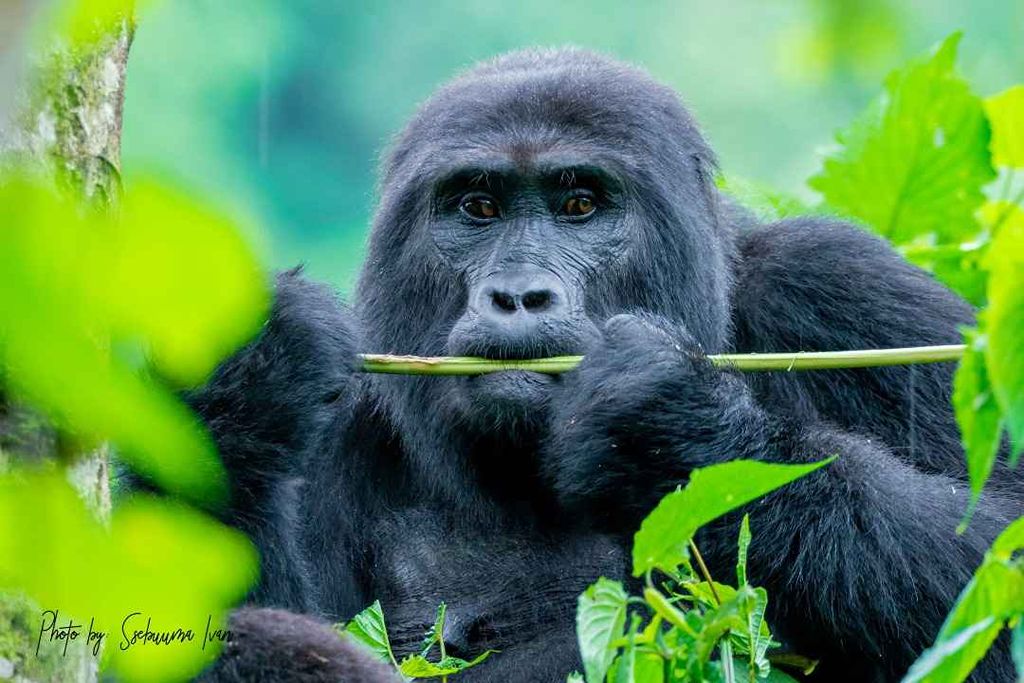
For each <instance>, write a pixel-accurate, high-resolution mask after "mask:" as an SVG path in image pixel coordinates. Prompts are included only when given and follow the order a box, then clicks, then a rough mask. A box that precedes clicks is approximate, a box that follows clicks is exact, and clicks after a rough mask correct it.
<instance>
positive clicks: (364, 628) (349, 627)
mask: <svg viewBox="0 0 1024 683" xmlns="http://www.w3.org/2000/svg"><path fill="white" fill-rule="evenodd" d="M447 611H448V608H447V606H446V605H445V604H444V603H443V602H442V603H441V604H440V605H438V608H437V614H436V616H435V617H434V623H433V625H432V626H431V627H430V629H428V630H427V633H426V636H425V637H424V639H423V645H422V646H421V647H420V651H419V653H418V654H409V655H406V656H405V657H403V658H402V661H400V662H399V661H398V660H397V659H396V658H395V653H394V651H393V650H392V649H391V640H390V639H389V638H388V629H387V624H385V623H384V611H383V610H382V609H381V606H380V601H379V600H376V601H374V603H373V604H372V605H370V606H369V607H367V608H366V609H364V610H363V611H362V612H360V613H359V614H357V615H356V616H355V617H353V618H352V621H350V622H348V624H338V625H337V626H335V630H337V631H338V633H339V634H340V635H341V637H343V638H351V639H352V640H354V641H356V642H357V643H360V644H361V645H363V646H365V647H366V648H368V649H369V650H370V652H372V653H373V654H374V655H375V656H376V657H377V658H378V659H380V660H381V661H383V662H390V663H391V664H392V665H393V666H394V667H395V668H396V669H397V671H398V673H399V674H401V675H402V676H403V677H405V678H406V679H408V680H412V679H417V678H440V679H441V680H442V681H447V680H448V677H449V676H453V675H455V674H458V673H460V672H462V671H465V670H466V669H469V668H470V667H474V666H476V665H477V664H479V663H480V662H482V661H484V660H485V659H487V658H488V657H489V656H490V655H491V653H492V651H491V650H487V651H486V652H482V653H480V654H479V655H477V656H476V657H474V658H473V659H472V660H468V661H467V660H465V659H461V658H459V657H453V656H451V655H449V654H447V652H445V643H444V623H445V615H446V614H447ZM435 646H436V647H437V649H438V652H439V654H438V657H437V659H436V660H431V659H428V655H429V654H430V652H431V651H432V650H433V649H434V647H435Z"/></svg>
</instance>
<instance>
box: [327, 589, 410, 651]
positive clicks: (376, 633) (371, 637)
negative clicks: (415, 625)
mask: <svg viewBox="0 0 1024 683" xmlns="http://www.w3.org/2000/svg"><path fill="white" fill-rule="evenodd" d="M344 633H345V634H346V635H349V636H351V637H352V638H353V639H354V640H356V641H357V642H360V643H362V644H363V645H365V646H366V647H368V648H369V649H370V650H371V651H372V652H373V653H374V654H375V655H376V656H377V658H378V659H380V660H382V661H385V662H391V663H392V664H394V665H395V666H398V663H397V662H396V661H395V655H394V652H392V650H391V641H390V640H389V639H388V629H387V625H386V624H385V623H384V611H383V610H382V609H381V607H380V600H374V601H373V604H372V605H370V606H369V607H367V608H366V609H364V610H363V611H362V612H360V613H359V614H357V615H356V616H354V617H353V618H352V621H350V622H349V623H348V624H346V626H345V630H344ZM410 666H413V665H410Z"/></svg>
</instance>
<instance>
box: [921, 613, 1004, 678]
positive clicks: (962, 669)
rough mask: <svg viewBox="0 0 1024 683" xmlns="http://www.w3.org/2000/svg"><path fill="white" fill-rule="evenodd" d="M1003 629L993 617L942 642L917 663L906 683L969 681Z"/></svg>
mask: <svg viewBox="0 0 1024 683" xmlns="http://www.w3.org/2000/svg"><path fill="white" fill-rule="evenodd" d="M1001 626H1002V625H1001V624H1000V623H999V622H996V621H994V620H993V619H992V617H989V618H987V619H983V620H981V621H979V622H978V623H976V624H972V625H971V626H968V627H967V628H965V629H963V630H961V631H958V632H956V633H954V634H952V635H951V636H950V637H949V638H946V639H943V640H940V641H939V642H937V643H936V644H935V645H933V646H932V647H930V648H928V649H927V650H925V651H924V653H923V654H922V655H921V656H920V657H919V658H918V659H917V661H916V662H914V665H913V666H912V667H910V671H908V672H907V675H906V676H904V678H903V683H917V682H918V681H926V680H927V681H929V683H959V682H960V681H962V680H964V679H966V678H967V676H968V675H970V673H971V670H972V669H973V668H974V666H975V664H977V663H978V661H979V660H980V659H981V658H982V656H984V654H985V652H986V651H988V648H989V646H990V645H991V644H992V641H994V640H995V639H996V636H997V635H999V630H1000V628H1001Z"/></svg>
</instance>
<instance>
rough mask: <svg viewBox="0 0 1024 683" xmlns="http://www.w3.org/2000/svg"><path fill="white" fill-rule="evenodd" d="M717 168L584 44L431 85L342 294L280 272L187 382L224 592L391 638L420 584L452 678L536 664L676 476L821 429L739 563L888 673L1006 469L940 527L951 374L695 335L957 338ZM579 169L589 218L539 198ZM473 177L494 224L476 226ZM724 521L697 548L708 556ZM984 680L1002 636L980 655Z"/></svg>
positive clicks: (499, 674)
mask: <svg viewBox="0 0 1024 683" xmlns="http://www.w3.org/2000/svg"><path fill="white" fill-rule="evenodd" d="M714 173H715V159H714V156H713V154H712V152H711V150H710V148H709V147H708V145H707V144H706V143H705V141H704V139H703V138H702V136H701V134H700V132H699V130H698V128H697V127H696V125H695V124H694V122H693V120H692V119H691V118H690V116H689V115H688V114H687V112H686V111H685V110H684V109H683V107H682V106H681V105H680V103H679V101H678V99H677V98H676V96H675V94H674V93H672V92H671V91H670V90H668V89H667V88H665V87H663V86H661V85H658V84H657V83H655V82H653V81H652V80H651V79H650V78H649V77H648V76H646V75H645V74H643V73H642V72H640V71H637V70H634V69H632V68H630V67H627V66H624V65H622V64H620V63H618V62H615V61H612V60H609V59H607V58H604V57H601V56H597V55H593V54H590V53H586V52H581V51H574V50H559V51H527V52H519V53H514V54H511V55H508V56H505V57H502V58H499V59H497V60H495V61H493V62H489V63H487V64H484V65H482V66H478V67H476V68H475V69H473V70H471V71H469V72H467V73H466V74H464V75H462V76H461V77H460V78H458V79H456V80H455V81H454V82H453V83H451V84H450V85H448V86H446V87H444V88H443V89H441V90H440V91H439V92H438V93H437V94H436V95H435V96H434V97H433V98H432V99H430V100H429V101H428V102H427V103H426V104H425V105H424V106H423V107H422V108H421V109H420V111H419V113H418V114H417V115H416V116H415V117H414V118H413V120H412V122H411V123H410V124H409V126H408V127H407V128H406V130H405V131H404V133H402V135H401V136H400V137H399V138H398V139H397V140H396V142H395V143H394V146H393V149H392V150H391V153H390V154H389V156H388V158H387V160H386V161H385V163H384V166H383V173H382V182H381V188H380V204H379V210H378V213H377V216H376V220H375V223H374V228H373V232H372V235H371V239H370V246H369V255H368V258H367V261H366V264H365V267H364V270H363V274H362V278H361V280H360V283H359V288H358V292H357V296H356V300H355V301H356V303H355V307H354V309H353V310H348V309H346V308H344V307H342V306H341V305H340V304H338V303H337V302H336V301H334V300H333V298H332V297H331V296H329V295H328V294H327V293H326V291H325V290H324V289H323V288H321V287H317V286H315V285H312V284H309V283H307V282H305V281H304V280H302V279H301V277H300V276H299V275H298V274H297V273H289V274H285V275H283V276H281V278H280V280H279V284H278V290H277V303H276V306H275V309H274V313H273V316H272V318H271V321H270V322H269V323H268V325H267V327H266V329H265V331H264V333H263V334H262V336H261V338H260V339H258V340H257V341H256V342H254V343H253V344H252V345H251V346H250V347H249V348H248V349H246V350H245V351H243V352H242V353H240V354H239V355H238V356H237V357H236V358H234V359H232V360H231V361H230V362H228V363H227V364H226V365H225V367H224V368H222V369H221V370H220V371H219V373H218V375H217V376H216V377H215V378H214V380H213V381H212V382H211V383H210V385H209V386H208V387H206V388H205V389H204V390H202V391H200V392H197V393H196V394H195V395H194V396H192V401H193V404H194V405H195V406H196V408H197V410H198V411H199V412H200V414H201V415H202V416H203V417H204V418H205V419H206V420H207V422H208V424H209V425H210V427H211V429H212V430H213V432H214V434H215V436H216V438H217V440H218V443H219V444H220V447H221V450H222V453H223V455H224V458H225V461H226V462H227V465H228V468H229V470H230V472H231V473H232V476H233V486H234V488H233V490H234V494H235V498H234V500H235V505H234V507H233V508H232V511H233V519H234V520H235V523H236V524H238V525H239V526H240V527H241V528H243V529H245V530H246V531H247V532H249V533H250V534H252V536H253V538H254V539H255V540H256V542H257V544H258V545H259V547H260V550H261V552H262V555H263V576H262V581H261V583H260V585H259V587H258V589H257V590H256V591H255V593H254V596H253V601H254V602H256V603H257V604H262V605H271V606H277V607H286V608H290V609H293V610H300V611H304V612H310V613H315V614H317V615H320V616H323V617H327V618H330V619H332V620H340V619H345V618H348V617H350V616H352V615H353V614H354V613H355V612H357V611H358V610H360V609H361V608H363V607H365V606H366V605H368V604H369V603H370V602H372V600H374V599H377V598H379V599H380V600H381V602H382V603H383V606H384V611H385V614H386V615H387V618H388V620H389V623H390V626H391V628H392V631H393V634H392V635H393V639H394V643H395V646H396V648H397V649H398V650H399V651H400V652H408V651H411V650H413V649H415V647H416V646H417V645H418V643H419V640H420V638H421V636H422V633H423V631H424V630H425V629H426V627H427V626H428V624H429V622H430V621H431V619H432V617H433V612H434V608H435V607H436V605H437V603H439V602H440V601H442V600H443V601H446V602H447V603H448V605H449V623H448V630H447V632H446V634H445V636H446V639H447V641H448V642H449V643H450V648H449V651H450V652H452V653H453V654H456V655H460V656H465V657H469V656H472V655H475V654H477V653H479V652H481V651H482V650H485V649H488V648H494V649H499V650H501V652H500V653H499V654H497V655H494V656H493V657H491V659H490V660H488V662H486V663H485V664H484V665H482V666H481V667H480V668H478V669H474V670H472V671H471V672H467V673H466V674H464V675H461V676H460V677H459V678H460V680H466V681H471V680H493V681H520V680H531V681H532V680H538V681H553V680H562V679H564V676H565V675H566V673H567V672H569V671H570V670H572V669H573V668H576V667H578V666H579V663H578V655H577V653H576V646H575V638H574V635H573V632H574V620H573V613H574V610H575V605H576V596H577V595H578V593H579V592H580V591H581V590H582V589H583V588H584V587H585V586H586V585H587V584H589V583H590V582H592V581H593V580H595V579H596V578H597V577H598V576H601V575H604V576H610V577H616V578H624V577H626V576H628V573H629V566H628V554H629V553H628V551H629V544H630V541H631V533H632V532H633V531H634V530H635V528H636V526H637V524H638V523H639V520H640V519H641V518H642V517H643V515H644V514H646V513H647V512H648V511H650V509H652V507H653V506H654V505H655V503H656V502H657V500H658V499H659V497H660V496H661V495H663V494H664V493H665V492H667V491H669V490H671V489H672V488H674V487H675V486H676V485H678V484H680V483H683V482H685V481H686V478H687V476H688V473H689V472H690V470H691V469H692V468H693V467H697V466H701V465H707V464H710V463H714V462H720V461H723V460H728V459H732V458H756V459H764V460H771V461H779V462H807V461H810V460H817V459H819V458H823V457H826V456H829V455H832V454H838V455H839V459H838V460H837V461H836V462H835V463H834V464H833V465H831V466H830V467H829V468H827V469H826V470H824V471H822V472H820V473H817V474H815V475H813V476H811V477H808V478H807V479H805V480H802V481H800V482H798V483H795V484H793V485H792V486H789V487H787V488H786V489H784V490H782V491H781V492H779V493H777V494H774V495H771V496H768V497H766V498H765V499H764V500H762V501H760V502H758V503H755V504H752V505H750V506H747V511H749V512H750V514H751V520H752V527H753V530H754V544H753V546H752V548H751V554H750V572H751V575H752V577H753V580H754V581H755V582H757V583H758V584H760V585H764V586H765V587H767V589H768V591H769V596H770V604H769V610H770V616H771V620H772V623H773V624H774V625H775V626H776V628H777V631H778V634H779V636H780V637H781V638H782V639H783V640H784V641H785V642H786V645H787V646H788V647H790V648H791V649H792V650H794V651H796V652H799V653H801V654H804V655H807V656H811V657H816V658H821V660H822V663H821V665H820V667H819V669H818V674H817V676H816V679H817V680H822V681H837V680H850V681H889V680H896V679H898V678H899V676H900V675H901V674H902V673H904V672H905V671H906V669H907V668H908V666H909V665H910V663H911V662H912V661H913V659H914V658H915V656H916V655H917V654H918V653H919V652H920V651H921V650H923V649H924V648H925V647H926V646H927V645H928V644H930V642H931V640H932V638H933V637H934V635H935V634H936V632H937V631H938V628H939V626H940V624H941V622H942V619H943V617H944V615H945V613H946V611H947V610H948V608H949V606H950V605H951V603H952V601H953V600H954V599H955V597H956V595H957V593H958V591H959V590H960V589H961V588H962V587H963V585H964V584H965V583H966V581H967V579H968V577H969V576H970V574H971V573H972V571H973V570H974V569H975V568H976V566H977V565H978V563H979V561H980V560H981V557H982V554H983V552H984V550H985V548H986V547H987V546H988V544H989V543H990V542H991V540H992V538H993V537H994V535H995V534H996V533H997V532H998V531H999V530H1000V529H1001V528H1002V527H1003V526H1004V525H1005V524H1006V523H1007V522H1009V521H1010V520H1011V519H1014V518H1016V517H1017V516H1018V515H1020V514H1021V512H1022V510H1021V501H1022V487H1021V480H1020V477H1019V475H1017V474H1015V473H1013V472H1009V471H1007V470H1005V469H1003V468H1000V469H998V471H997V472H996V475H995V480H994V483H993V484H992V486H991V487H990V489H989V490H988V491H987V492H986V494H985V496H984V498H983V501H982V504H981V506H980V508H979V510H978V512H977V514H976V515H975V518H974V521H973V523H972V525H971V528H970V530H969V531H968V533H967V534H966V535H964V536H956V535H955V534H954V529H955V527H956V524H957V521H958V520H959V519H960V516H961V514H962V513H963V511H964V506H965V503H966V500H967V495H968V494H967V491H968V487H967V484H966V479H965V469H964V465H963V454H962V452H961V449H960V445H959V442H958V437H957V431H956V427H955V424H954V422H953V419H952V415H951V411H950V407H949V396H950V379H951V373H952V369H953V368H952V366H950V365H948V364H947V365H933V366H922V367H917V368H893V369H884V370H850V371H831V372H813V373H812V372H808V373H792V374H787V373H773V374H762V375H744V376H741V375H739V374H737V373H733V372H727V371H720V370H716V369H714V368H712V366H711V365H710V364H708V363H707V362H706V360H704V358H703V355H704V354H705V353H714V352H722V351H742V352H747V351H781V350H786V351H792V350H807V351H811V350H837V349H855V348H880V347H890V346H909V345H921V344H944V343H954V342H957V341H958V340H959V334H958V331H957V327H958V325H961V324H966V323H970V322H971V320H972V316H973V312H972V310H971V309H970V307H969V306H967V305H966V304H965V303H963V302H962V301H961V300H960V299H958V298H957V297H956V296H954V295H953V294H952V293H950V292H949V291H948V290H946V289H945V288H944V287H942V286H941V285H939V284H937V283H936V282H935V281H934V280H933V279H932V278H931V277H930V276H929V275H927V274H925V273H923V272H922V271H920V270H918V269H916V268H915V267H913V266H910V265H908V264H906V263H905V262H904V261H903V260H901V259H900V258H899V257H898V256H897V255H896V254H895V253H894V252H893V251H892V250H891V249H890V248H889V247H888V246H887V245H886V244H885V243H884V242H882V241H881V240H879V239H877V238H875V237H872V236H870V235H868V234H867V233H865V232H863V231H861V230H859V229H857V228H855V227H851V226H849V225H847V224H843V223H840V222H835V221H828V220H824V219H801V220H792V221H785V222H782V223H778V224H775V225H763V226H762V225H757V224H756V222H755V221H753V220H752V219H750V218H749V217H748V216H745V215H744V214H743V213H742V211H739V210H737V209H735V208H734V207H731V206H729V205H728V204H727V202H726V201H725V200H724V199H723V198H722V197H721V196H720V195H719V194H718V191H717V190H716V189H715V187H714V185H713V183H712V180H711V179H712V178H713V175H714ZM581 188H582V189H581ZM581 191H591V195H588V196H590V197H591V198H592V199H593V201H594V203H595V204H596V206H597V211H596V212H595V213H594V214H592V215H591V216H589V217H586V218H580V219H573V218H571V217H567V216H566V215H564V214H561V213H559V207H560V206H562V203H561V202H562V199H560V197H563V195H564V193H566V192H568V193H574V192H581ZM473 192H476V193H485V194H486V196H488V197H490V198H491V199H493V201H494V203H495V205H496V206H499V207H500V218H498V219H497V220H493V221H483V220H481V219H480V218H479V217H476V218H474V217H473V214H472V211H469V210H468V209H466V205H464V204H460V202H463V201H464V199H465V197H466V196H467V193H470V194H472V193H473ZM460 206H461V207H462V208H461V209H460ZM464 209H465V210H464ZM467 211H469V212H468V213H467ZM502 288H504V290H503V289H502ZM517 288H518V289H517ZM503 291H504V292H505V294H502V292H503ZM496 292H498V294H496ZM531 292H532V293H533V294H537V292H540V295H539V298H537V297H535V298H534V299H530V301H534V302H539V303H536V305H535V306H534V307H533V308H531V309H530V310H527V308H528V305H527V303H526V302H527V298H526V297H527V296H528V295H531ZM499 294H500V295H502V296H505V298H504V299H499V298H496V297H498V295H499ZM520 294H522V297H521V298H516V297H518V296H519V295H520ZM509 302H511V303H509ZM357 351H372V352H378V353H407V354H423V355H442V354H451V353H474V354H481V355H488V356H493V357H535V356H546V355H551V354H556V353H573V352H577V353H578V352H585V353H586V356H587V357H586V360H585V361H584V363H583V365H582V366H581V367H580V368H579V369H578V370H576V371H574V372H571V373H568V374H566V375H564V376H561V377H557V378H553V377H547V376H541V375H534V374H531V373H502V374H501V375H494V376H488V377H478V378H465V377H447V378H446V377H407V376H405V377H403V376H380V375H377V376H370V375H365V374H360V373H358V372H354V369H353V362H354V361H353V359H354V354H355V353H356V352H357ZM736 522H737V517H736V516H735V515H734V516H731V517H730V518H729V519H726V520H723V521H722V522H721V523H719V524H715V525H712V526H711V527H710V528H708V529H706V530H704V531H703V532H702V535H701V537H700V539H699V543H700V546H701V548H702V549H703V550H704V553H705V555H706V556H707V559H708V560H709V562H710V564H711V568H712V571H713V572H714V573H715V574H716V575H718V576H722V577H727V576H729V575H730V574H731V571H732V569H731V568H732V564H733V563H734V561H735V537H736V532H737V525H736ZM248 623H249V626H250V627H251V628H253V629H257V630H258V623H257V622H255V621H253V620H252V619H249V620H248ZM268 629H270V631H269V635H267V636H266V637H263V636H251V641H252V642H253V643H260V644H259V645H257V646H254V647H255V648H256V649H261V648H263V647H270V645H269V643H271V642H274V639H275V638H276V637H277V636H275V635H274V630H273V627H272V626H268ZM282 637H284V638H285V640H286V641H287V642H288V645H287V647H289V648H293V649H294V651H295V652H301V650H302V647H301V645H296V639H299V640H301V638H302V634H301V633H297V632H292V633H290V634H286V635H285V636H282ZM318 643H320V644H318ZM321 646H322V639H320V637H319V636H318V635H315V636H314V637H311V639H310V645H309V647H310V649H311V650H317V648H320V647H321ZM330 657H331V658H333V657H334V655H330ZM332 661H333V659H332ZM250 664H251V666H252V667H253V670H254V671H256V672H258V675H263V676H266V675H272V674H271V673H270V672H269V670H268V669H267V667H268V666H271V665H272V660H268V659H267V658H266V657H265V656H263V655H262V654H260V653H256V652H254V653H251V654H249V653H247V651H246V648H245V647H233V648H231V649H230V650H229V651H228V652H227V654H226V655H225V657H224V658H222V661H221V663H220V664H219V665H218V667H219V668H215V669H214V670H212V671H211V672H210V673H209V676H210V677H212V678H216V677H217V675H218V673H217V672H218V671H222V672H223V678H224V679H225V680H234V679H238V678H241V677H244V675H245V672H246V666H248V665H250ZM355 665H356V664H353V666H355ZM282 666H286V667H288V666H292V663H291V662H282ZM332 666H333V664H332ZM285 670H287V669H285ZM332 670H337V667H334V668H333V669H332ZM239 672H241V673H239ZM1010 672H1011V668H1010V662H1009V658H1008V656H1007V654H1006V652H1005V648H1003V651H1001V652H998V653H997V654H995V655H993V656H990V657H989V658H988V659H987V660H986V662H985V663H984V664H983V665H982V668H981V669H980V671H979V673H978V674H977V680H980V681H1002V680H1009V679H1010V678H1011V673H1010ZM283 675H284V674H280V676H283ZM325 677H326V676H325Z"/></svg>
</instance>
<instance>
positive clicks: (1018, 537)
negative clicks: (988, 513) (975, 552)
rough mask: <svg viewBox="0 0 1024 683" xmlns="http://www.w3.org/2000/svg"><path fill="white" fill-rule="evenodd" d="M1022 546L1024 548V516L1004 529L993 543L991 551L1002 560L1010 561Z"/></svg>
mask: <svg viewBox="0 0 1024 683" xmlns="http://www.w3.org/2000/svg"><path fill="white" fill-rule="evenodd" d="M1022 548H1024V517H1021V518H1019V519H1017V520H1016V521H1014V522H1012V523H1011V524H1010V525H1009V526H1007V527H1006V528H1005V529H1003V531H1002V533H1000V534H999V536H997V537H996V540H995V542H993V543H992V549H991V550H990V551H989V553H990V554H991V555H994V556H995V557H997V558H999V559H1000V560H1004V561H1008V560H1009V559H1010V558H1011V557H1012V556H1013V554H1014V553H1015V552H1017V551H1018V550H1020V549H1022Z"/></svg>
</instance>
